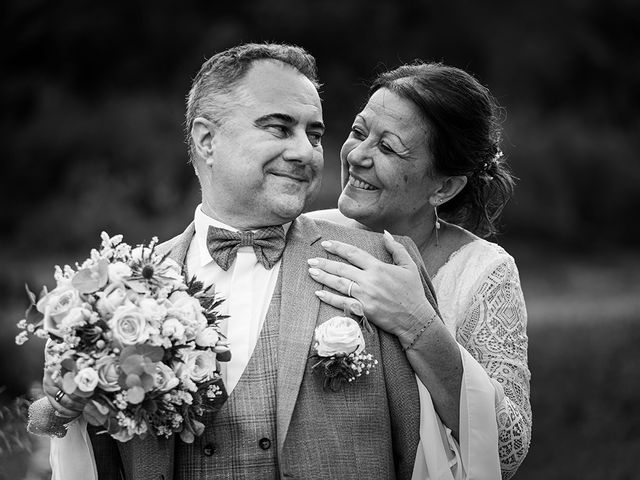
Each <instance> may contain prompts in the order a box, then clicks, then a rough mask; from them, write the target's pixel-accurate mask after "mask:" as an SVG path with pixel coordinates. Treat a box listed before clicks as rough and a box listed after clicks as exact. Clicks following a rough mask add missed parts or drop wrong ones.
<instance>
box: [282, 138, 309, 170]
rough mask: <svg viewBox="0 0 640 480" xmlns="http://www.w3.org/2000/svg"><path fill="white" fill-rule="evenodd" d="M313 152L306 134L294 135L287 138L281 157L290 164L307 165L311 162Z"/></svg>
mask: <svg viewBox="0 0 640 480" xmlns="http://www.w3.org/2000/svg"><path fill="white" fill-rule="evenodd" d="M314 153H315V150H314V147H313V145H312V144H311V141H310V140H309V137H307V134H306V132H303V133H296V134H295V135H292V136H291V137H289V139H288V142H287V148H286V149H285V151H284V154H283V157H284V159H285V160H288V161H292V162H301V163H309V162H311V161H312V160H313V156H314Z"/></svg>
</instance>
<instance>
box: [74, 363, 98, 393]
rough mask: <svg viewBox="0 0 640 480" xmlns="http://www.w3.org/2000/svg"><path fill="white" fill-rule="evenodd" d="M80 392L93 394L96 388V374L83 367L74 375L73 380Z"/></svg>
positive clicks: (90, 369) (91, 369)
mask: <svg viewBox="0 0 640 480" xmlns="http://www.w3.org/2000/svg"><path fill="white" fill-rule="evenodd" d="M73 380H74V381H75V383H76V385H77V386H78V389H79V390H80V391H82V392H85V393H89V392H93V391H94V390H95V389H96V387H97V386H98V372H96V371H95V370H94V369H93V368H91V367H85V368H83V369H82V370H80V371H79V372H78V373H76V376H75V377H74V379H73Z"/></svg>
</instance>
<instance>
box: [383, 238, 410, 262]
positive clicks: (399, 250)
mask: <svg viewBox="0 0 640 480" xmlns="http://www.w3.org/2000/svg"><path fill="white" fill-rule="evenodd" d="M384 246H385V247H386V248H387V251H388V252H389V253H390V254H391V257H392V258H393V263H394V264H395V265H400V266H403V267H412V266H414V267H415V262H414V261H413V260H412V258H411V255H409V252H407V249H406V248H405V247H404V245H402V244H401V243H400V242H398V241H396V240H395V239H394V238H393V235H391V234H390V233H389V232H387V231H386V230H385V231H384Z"/></svg>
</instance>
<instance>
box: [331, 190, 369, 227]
mask: <svg viewBox="0 0 640 480" xmlns="http://www.w3.org/2000/svg"><path fill="white" fill-rule="evenodd" d="M338 210H340V213H342V214H343V215H344V216H345V217H348V218H352V219H354V220H357V221H360V219H362V218H365V217H366V215H367V211H368V209H367V208H366V207H365V206H364V205H362V203H361V202H358V201H357V200H356V199H354V198H352V197H351V196H350V195H349V194H348V193H346V192H342V194H341V195H340V198H338Z"/></svg>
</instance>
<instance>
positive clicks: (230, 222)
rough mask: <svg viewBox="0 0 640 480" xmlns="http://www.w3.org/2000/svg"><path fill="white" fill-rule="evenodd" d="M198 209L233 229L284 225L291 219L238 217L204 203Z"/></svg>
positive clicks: (244, 229)
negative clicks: (224, 213)
mask: <svg viewBox="0 0 640 480" xmlns="http://www.w3.org/2000/svg"><path fill="white" fill-rule="evenodd" d="M200 209H201V211H202V213H203V214H205V215H206V216H207V217H209V218H212V219H213V220H216V221H218V222H220V223H222V224H224V225H226V226H228V227H230V228H232V229H235V230H241V231H246V230H257V229H259V228H265V227H273V226H278V225H286V224H288V223H290V222H291V221H292V220H271V221H265V220H263V219H260V220H255V219H252V218H250V217H238V216H233V215H223V214H221V213H220V212H218V211H216V210H215V209H213V208H210V207H209V206H208V205H207V204H206V203H204V202H203V203H202V204H201V205H200Z"/></svg>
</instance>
